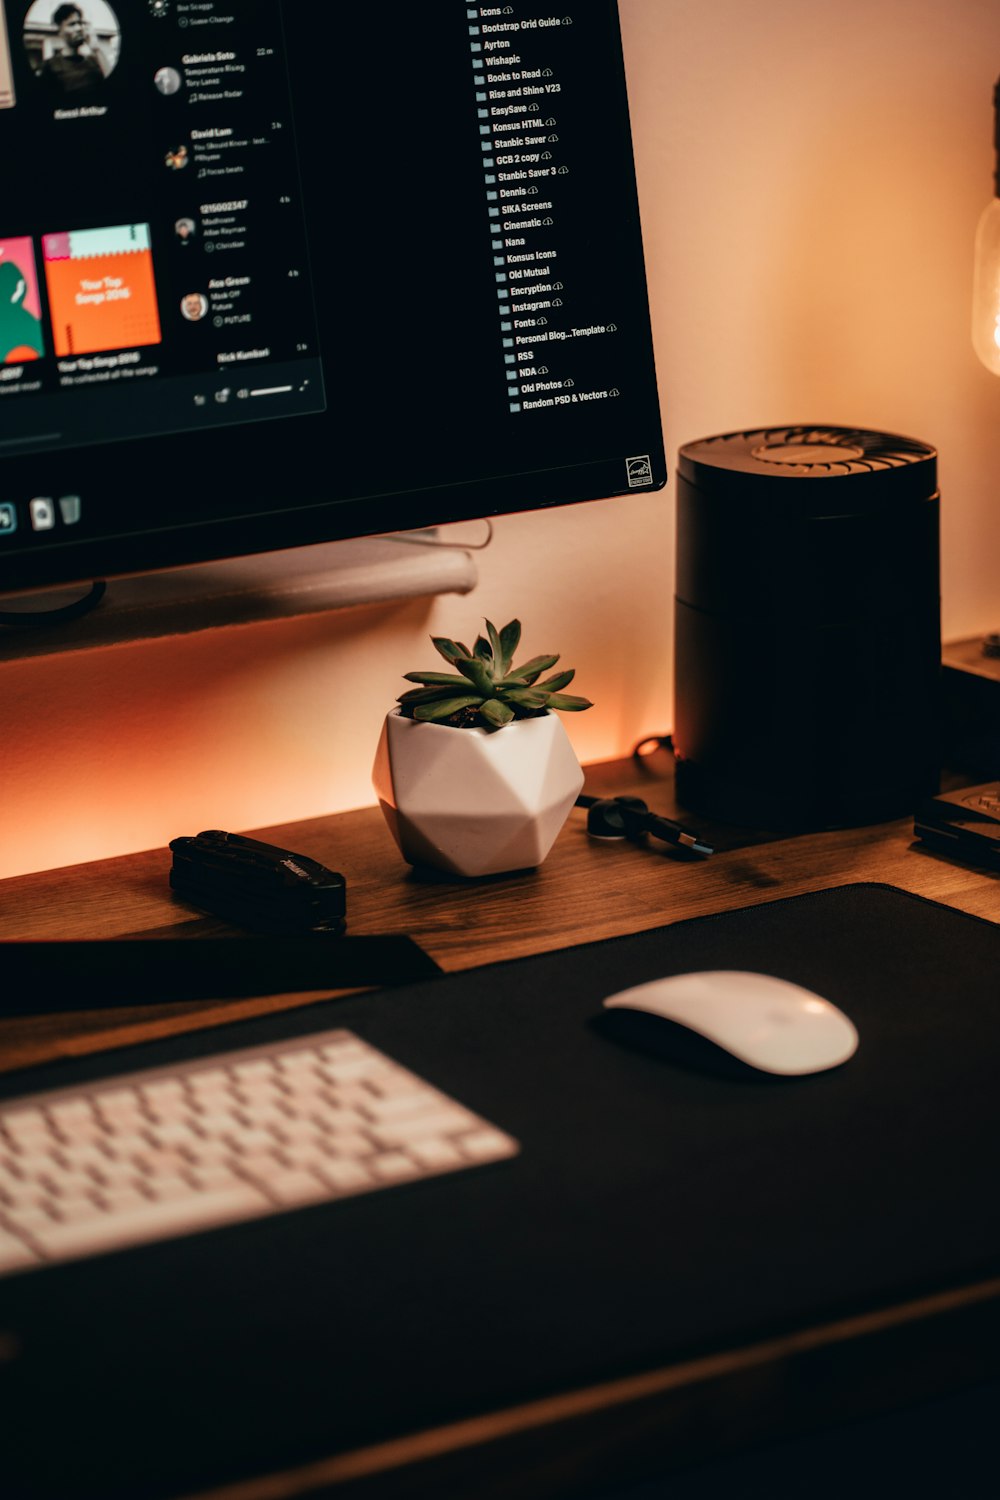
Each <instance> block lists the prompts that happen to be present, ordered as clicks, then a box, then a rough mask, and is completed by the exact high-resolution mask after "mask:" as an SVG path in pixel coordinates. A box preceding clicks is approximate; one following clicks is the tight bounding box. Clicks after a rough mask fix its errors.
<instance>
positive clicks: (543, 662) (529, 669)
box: [505, 656, 559, 682]
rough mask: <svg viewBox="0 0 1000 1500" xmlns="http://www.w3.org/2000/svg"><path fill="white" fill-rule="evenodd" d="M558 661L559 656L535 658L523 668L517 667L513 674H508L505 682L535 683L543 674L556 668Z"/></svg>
mask: <svg viewBox="0 0 1000 1500" xmlns="http://www.w3.org/2000/svg"><path fill="white" fill-rule="evenodd" d="M558 660H559V658H558V656H533V657H532V658H531V660H530V661H526V662H525V663H524V666H523V667H515V668H514V670H513V671H512V672H508V673H507V676H506V678H505V681H506V682H534V681H535V679H536V678H538V677H541V675H542V673H543V672H547V671H548V670H549V668H550V667H554V666H555V664H556V662H557V661H558Z"/></svg>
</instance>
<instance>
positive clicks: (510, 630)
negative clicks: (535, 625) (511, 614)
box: [498, 620, 521, 674]
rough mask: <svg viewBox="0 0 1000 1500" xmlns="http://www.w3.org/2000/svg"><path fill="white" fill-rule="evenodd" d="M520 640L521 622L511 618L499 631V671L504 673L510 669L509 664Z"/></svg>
mask: <svg viewBox="0 0 1000 1500" xmlns="http://www.w3.org/2000/svg"><path fill="white" fill-rule="evenodd" d="M520 641H521V622H520V620H511V621H510V623H509V624H508V625H505V626H504V628H503V629H502V630H501V632H500V653H499V658H498V659H499V661H500V671H501V673H502V674H506V673H507V672H509V671H510V664H511V662H512V661H513V660H514V652H515V651H516V650H517V648H518V646H519V644H520Z"/></svg>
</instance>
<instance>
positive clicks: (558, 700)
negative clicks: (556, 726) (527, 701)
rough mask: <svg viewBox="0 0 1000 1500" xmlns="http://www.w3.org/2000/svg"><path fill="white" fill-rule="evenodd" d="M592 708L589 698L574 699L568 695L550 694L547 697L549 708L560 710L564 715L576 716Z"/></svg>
mask: <svg viewBox="0 0 1000 1500" xmlns="http://www.w3.org/2000/svg"><path fill="white" fill-rule="evenodd" d="M593 706H594V705H593V704H592V703H591V701H590V699H589V698H574V697H572V696H571V695H570V694H569V693H552V694H551V695H550V696H549V707H550V708H560V709H562V710H563V711H564V712H565V713H570V714H578V713H580V712H582V710H583V709H585V708H593Z"/></svg>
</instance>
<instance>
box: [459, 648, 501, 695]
mask: <svg viewBox="0 0 1000 1500" xmlns="http://www.w3.org/2000/svg"><path fill="white" fill-rule="evenodd" d="M455 665H456V667H457V668H458V670H459V671H460V672H461V674H462V676H463V677H466V678H468V680H469V682H471V683H472V685H473V687H476V688H478V689H479V691H480V692H481V693H482V694H483V696H484V697H485V698H492V697H493V692H494V684H493V678H492V677H491V676H490V673H489V670H488V669H487V666H486V663H485V662H484V661H480V659H479V657H478V656H468V657H464V658H463V659H462V660H461V661H457V662H456V663H455Z"/></svg>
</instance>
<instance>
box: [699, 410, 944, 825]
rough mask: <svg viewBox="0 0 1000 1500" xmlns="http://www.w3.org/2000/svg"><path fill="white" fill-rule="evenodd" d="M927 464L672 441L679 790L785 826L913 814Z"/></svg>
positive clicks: (928, 577) (894, 456)
mask: <svg viewBox="0 0 1000 1500" xmlns="http://www.w3.org/2000/svg"><path fill="white" fill-rule="evenodd" d="M938 510H939V495H938V489H937V455H936V453H935V450H934V449H933V448H931V447H929V446H928V445H927V444H926V443H921V442H917V441H915V440H914V439H912V438H903V437H895V436H893V435H892V434H890V433H884V432H866V431H854V430H851V429H847V428H842V427H822V426H817V427H801V426H799V427H771V428H762V429H760V430H757V431H753V432H735V433H726V434H724V435H722V436H718V437H710V438H704V439H702V440H701V441H698V442H693V443H686V444H685V445H684V446H683V447H682V448H681V450H680V453H679V458H678V476H677V588H676V599H675V625H676V634H675V694H676V702H675V716H674V732H673V740H674V752H675V755H676V758H677V796H678V800H679V801H680V802H681V804H682V806H685V807H689V808H691V809H692V810H694V811H696V812H699V813H702V814H704V815H706V816H708V817H711V818H716V819H718V820H720V821H723V822H732V823H739V824H744V825H752V826H756V827H761V828H771V829H777V830H782V831H789V832H793V831H804V830H807V829H821V828H837V827H848V826H851V825H858V824H863V823H875V822H881V821H884V820H887V819H890V818H895V817H901V816H903V815H904V814H905V813H908V812H911V811H912V810H913V808H914V807H915V805H916V803H917V802H918V801H919V800H920V799H921V798H923V797H925V796H928V795H933V793H934V792H936V791H937V789H938V785H939V768H940V745H939V742H940V692H941V623H940V616H941V610H940V567H939V543H938V529H939V523H938Z"/></svg>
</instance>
